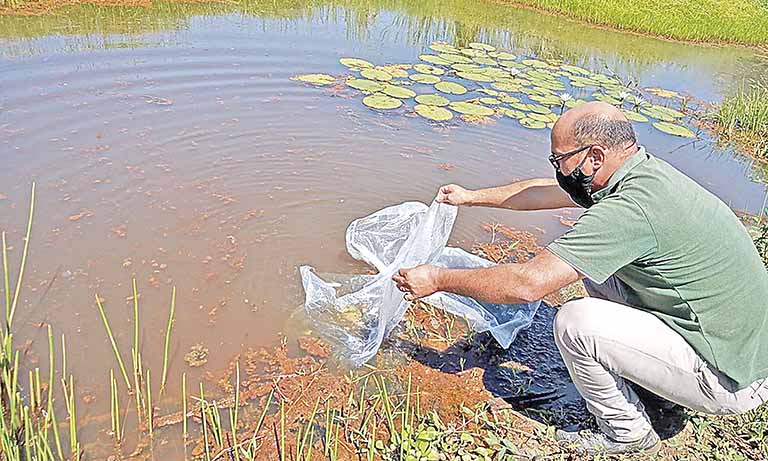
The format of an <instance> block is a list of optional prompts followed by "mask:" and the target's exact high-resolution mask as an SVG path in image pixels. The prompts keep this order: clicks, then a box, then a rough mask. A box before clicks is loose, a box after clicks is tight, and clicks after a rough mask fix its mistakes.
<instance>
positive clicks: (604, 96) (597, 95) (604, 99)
mask: <svg viewBox="0 0 768 461" xmlns="http://www.w3.org/2000/svg"><path fill="white" fill-rule="evenodd" d="M592 96H593V97H594V98H595V99H597V100H598V101H602V102H607V103H608V104H611V105H614V106H618V105H620V104H621V100H619V99H616V98H614V97H613V96H608V95H607V94H603V93H595V94H593V95H592Z"/></svg>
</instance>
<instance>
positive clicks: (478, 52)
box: [459, 48, 485, 58]
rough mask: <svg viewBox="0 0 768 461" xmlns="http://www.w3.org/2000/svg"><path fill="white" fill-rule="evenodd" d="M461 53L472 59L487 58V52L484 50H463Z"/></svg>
mask: <svg viewBox="0 0 768 461" xmlns="http://www.w3.org/2000/svg"><path fill="white" fill-rule="evenodd" d="M459 52H460V53H461V54H463V55H465V56H469V57H471V58H478V57H480V56H485V51H482V50H476V49H474V48H462V49H460V50H459Z"/></svg>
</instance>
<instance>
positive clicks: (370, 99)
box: [363, 93, 403, 110]
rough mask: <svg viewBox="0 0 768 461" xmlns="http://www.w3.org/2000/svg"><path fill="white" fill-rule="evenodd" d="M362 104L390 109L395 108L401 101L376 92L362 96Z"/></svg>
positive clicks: (374, 107)
mask: <svg viewBox="0 0 768 461" xmlns="http://www.w3.org/2000/svg"><path fill="white" fill-rule="evenodd" d="M363 104H365V105H366V106H368V107H370V108H373V109H380V110H390V109H397V108H398V107H400V106H401V105H402V104H403V103H402V101H400V100H399V99H397V98H393V97H391V96H387V95H385V94H381V93H376V94H373V95H371V96H366V97H364V98H363Z"/></svg>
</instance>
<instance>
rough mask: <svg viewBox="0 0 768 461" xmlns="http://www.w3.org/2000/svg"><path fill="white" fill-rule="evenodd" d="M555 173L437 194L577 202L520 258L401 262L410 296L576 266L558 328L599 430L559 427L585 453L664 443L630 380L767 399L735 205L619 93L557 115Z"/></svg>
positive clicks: (538, 290)
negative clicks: (707, 184) (658, 152)
mask: <svg viewBox="0 0 768 461" xmlns="http://www.w3.org/2000/svg"><path fill="white" fill-rule="evenodd" d="M551 147H552V153H551V155H550V157H549V161H550V162H551V163H552V165H553V167H554V169H555V173H556V181H554V180H550V179H533V180H528V181H521V182H518V183H514V184H511V185H508V186H502V187H495V188H491V189H483V190H476V191H470V190H467V189H464V188H462V187H460V186H457V185H448V186H444V187H441V188H440V190H439V192H438V195H437V200H438V201H441V202H445V203H450V204H453V205H470V206H472V205H480V206H490V207H498V208H508V209H512V210H543V209H556V208H561V207H569V206H574V203H575V204H578V205H580V206H582V207H584V208H586V210H585V211H584V213H583V214H582V216H581V217H580V218H579V219H578V220H577V221H576V223H575V224H574V226H573V228H572V229H570V230H569V231H568V232H566V233H565V234H564V235H563V236H562V237H560V238H558V239H557V240H555V241H554V242H552V243H551V244H550V245H549V246H547V251H542V252H541V253H539V254H538V255H537V256H536V257H535V258H533V259H532V260H530V261H528V262H526V263H522V264H500V265H498V266H495V267H491V268H487V269H469V270H459V269H442V268H438V267H435V266H429V265H424V266H418V267H415V268H410V269H407V268H404V269H402V270H400V272H399V274H397V275H395V276H394V281H395V282H396V283H397V285H398V287H399V288H400V290H401V291H403V292H404V293H405V297H406V299H417V298H421V297H424V296H428V295H430V294H432V293H434V292H437V291H446V292H452V293H457V294H460V295H465V296H469V297H473V298H476V299H480V300H483V301H488V302H493V303H523V302H529V301H535V300H537V299H541V298H543V297H544V296H545V295H547V294H549V293H552V292H554V291H556V290H558V289H560V288H562V287H564V286H566V285H568V284H570V283H573V282H575V281H577V280H579V279H583V280H584V285H585V286H586V288H587V292H588V293H589V297H588V298H583V299H578V300H574V301H570V302H567V303H565V304H564V305H563V306H562V307H560V309H559V311H558V313H557V316H556V318H555V325H554V330H555V331H554V334H555V342H556V344H557V347H558V348H559V350H560V353H561V355H562V357H563V360H564V361H565V364H566V365H567V367H568V371H569V373H570V375H571V379H572V380H573V382H574V384H575V385H576V388H577V389H578V390H579V393H580V394H581V395H582V397H583V398H584V400H585V401H586V404H587V408H588V409H589V411H590V412H591V413H592V414H593V415H594V416H595V418H596V419H597V423H598V427H599V428H600V432H591V431H582V432H578V433H571V432H565V431H558V432H557V438H558V440H560V441H562V442H564V443H569V444H572V445H575V446H577V447H578V448H579V449H580V450H581V451H584V452H587V453H596V452H607V453H630V452H655V451H657V450H658V449H659V447H660V441H659V437H658V435H657V434H656V433H655V431H654V430H653V428H652V427H651V425H650V423H649V420H648V416H647V415H646V413H645V410H644V406H643V404H642V402H641V401H640V400H639V398H638V396H637V394H636V393H635V391H634V390H633V388H632V386H631V385H630V384H629V383H628V381H631V382H632V383H634V384H636V385H639V386H642V387H643V388H645V389H647V390H649V391H651V392H653V393H655V394H657V395H659V396H661V397H663V398H665V399H667V400H669V401H672V402H674V403H677V404H679V405H683V406H686V407H689V408H692V409H694V410H697V411H702V412H706V413H713V414H736V413H743V412H746V411H748V410H751V409H753V408H756V407H758V406H759V405H760V404H762V403H764V402H766V401H768V379H766V377H767V376H768V306H767V305H766V303H768V274H767V273H766V270H765V267H764V266H763V264H762V261H761V259H760V257H759V255H758V253H757V251H756V249H755V247H754V245H753V244H752V241H751V239H750V238H749V235H748V234H747V232H746V231H745V229H744V227H743V226H742V225H741V223H740V222H739V220H738V219H737V218H736V217H735V216H734V214H733V213H732V212H731V210H730V209H729V208H728V207H727V206H726V205H725V204H724V203H723V202H721V201H720V200H719V199H718V198H716V197H715V196H714V195H712V194H710V193H709V192H707V191H706V190H705V189H703V188H702V187H701V186H699V185H698V184H696V183H695V182H694V181H693V180H691V179H689V178H688V177H686V176H685V175H683V174H682V173H680V172H679V171H677V170H676V169H674V168H673V167H672V166H670V165H669V164H667V163H666V162H664V161H662V160H659V159H657V158H655V157H653V156H652V155H650V154H649V153H648V152H646V151H645V149H644V148H643V147H640V146H638V144H637V141H636V139H635V133H634V131H633V130H632V125H631V124H630V122H629V121H627V119H626V118H625V117H624V115H623V114H622V113H621V111H619V110H618V109H617V108H616V107H613V106H611V105H609V104H606V103H601V102H593V103H588V104H584V105H581V106H579V107H576V108H574V109H571V110H570V111H568V112H566V113H565V114H564V115H563V116H562V117H561V118H560V120H558V122H557V123H556V124H555V126H554V128H553V129H552V136H551Z"/></svg>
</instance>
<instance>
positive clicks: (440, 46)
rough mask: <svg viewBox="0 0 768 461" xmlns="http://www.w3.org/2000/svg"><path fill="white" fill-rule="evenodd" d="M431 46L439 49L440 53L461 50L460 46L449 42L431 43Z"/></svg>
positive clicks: (433, 48)
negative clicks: (457, 46)
mask: <svg viewBox="0 0 768 461" xmlns="http://www.w3.org/2000/svg"><path fill="white" fill-rule="evenodd" d="M429 48H431V49H432V50H434V51H437V52H438V53H458V52H459V49H458V48H456V47H455V46H453V45H450V44H448V43H440V42H436V43H433V44H431V45H429Z"/></svg>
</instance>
